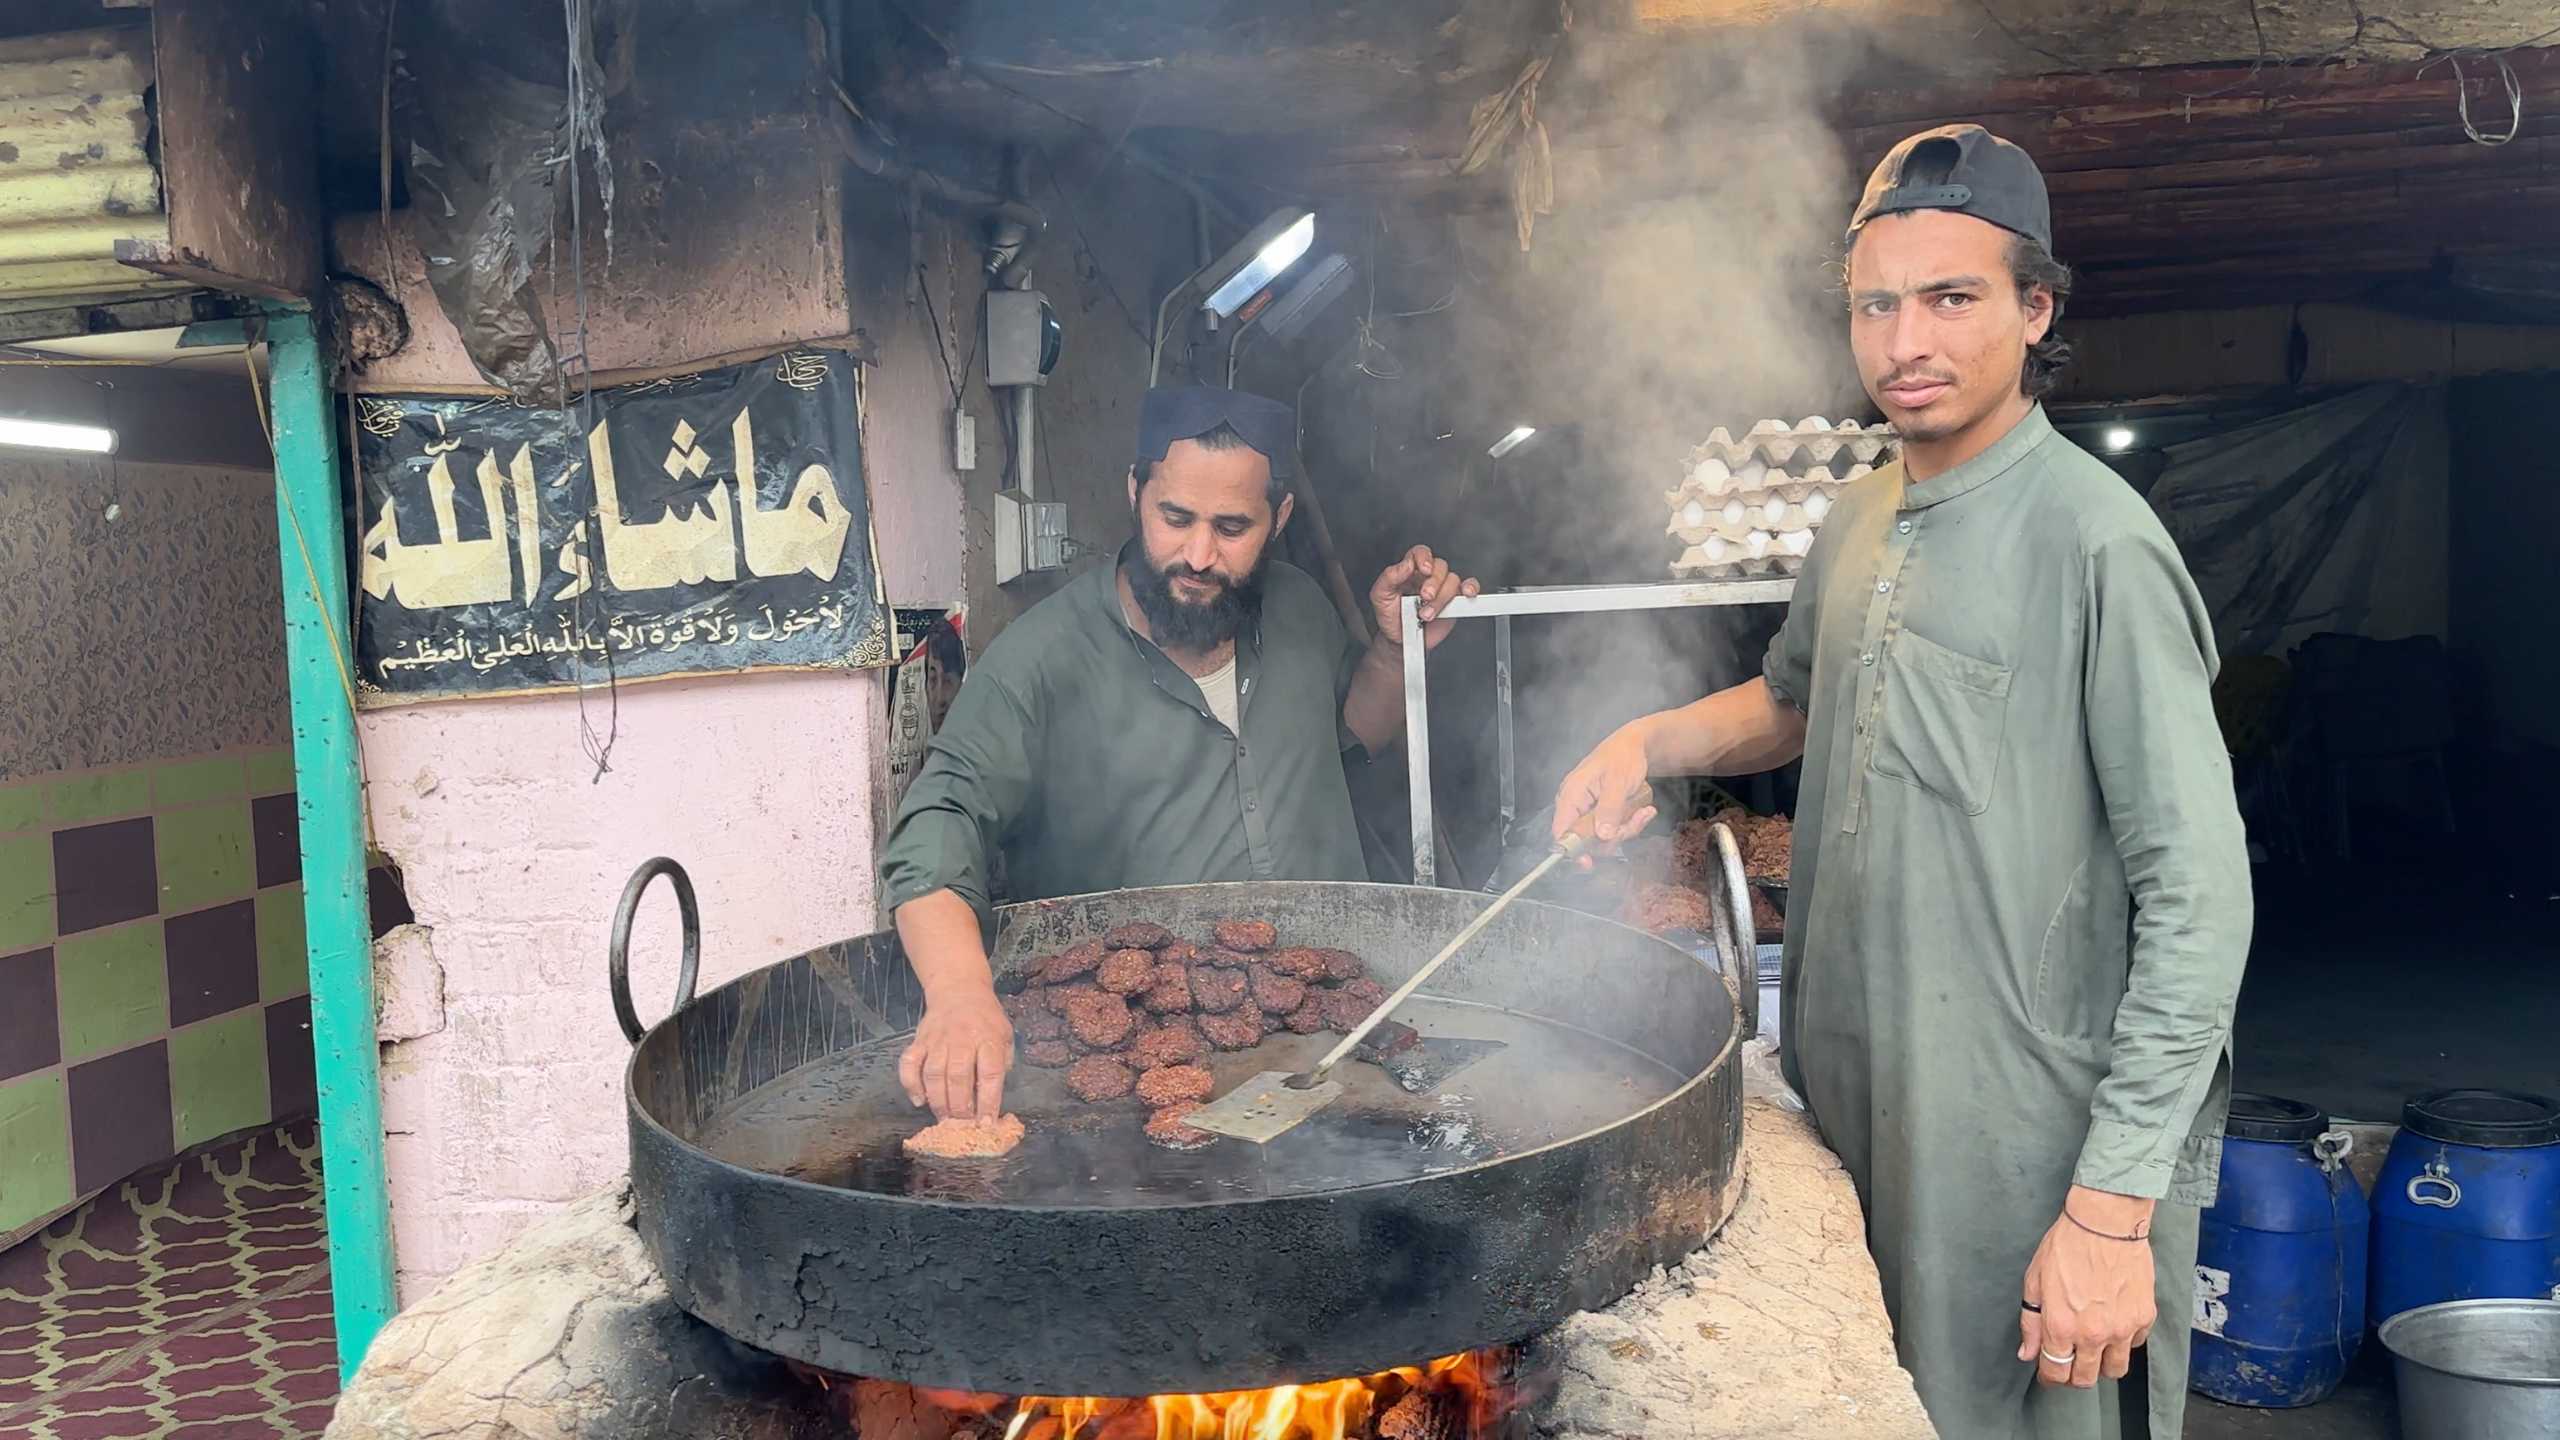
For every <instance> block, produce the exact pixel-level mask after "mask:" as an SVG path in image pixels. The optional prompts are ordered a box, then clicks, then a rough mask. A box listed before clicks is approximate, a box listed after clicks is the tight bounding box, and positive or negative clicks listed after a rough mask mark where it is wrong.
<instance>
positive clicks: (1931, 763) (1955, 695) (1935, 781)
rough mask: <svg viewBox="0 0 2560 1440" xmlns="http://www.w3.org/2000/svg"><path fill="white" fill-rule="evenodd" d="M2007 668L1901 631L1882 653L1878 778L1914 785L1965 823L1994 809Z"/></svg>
mask: <svg viewBox="0 0 2560 1440" xmlns="http://www.w3.org/2000/svg"><path fill="white" fill-rule="evenodd" d="M2010 679H2011V672H2010V669H2009V667H2008V666H2006V665H1994V664H1992V663H1991V662H1990V661H1988V660H1977V659H1975V658H1974V657H1973V656H1970V655H1967V654H1964V653H1962V652H1960V651H1955V650H1950V649H1948V648H1947V647H1946V646H1944V645H1941V644H1938V643H1937V642H1936V641H1934V640H1931V639H1929V638H1927V637H1926V636H1923V635H1921V634H1918V633H1917V632H1915V631H1911V630H1904V631H1902V632H1901V633H1900V634H1898V635H1896V636H1894V638H1893V643H1892V644H1891V646H1889V647H1888V648H1887V649H1886V651H1885V671H1884V699H1883V705H1882V707H1881V711H1880V716H1879V719H1880V722H1881V723H1880V724H1879V725H1878V732H1879V733H1878V734H1877V736H1876V746H1875V761H1874V764H1875V771H1876V773H1877V774H1879V775H1884V776H1888V777H1890V778H1892V779H1895V780H1901V781H1906V782H1908V783H1910V784H1913V785H1917V786H1919V787H1920V788H1921V789H1923V790H1926V791H1928V792H1929V793H1930V794H1932V795H1935V796H1937V797H1938V798H1939V799H1941V800H1944V801H1946V802H1947V803H1948V804H1950V805H1953V806H1955V807H1956V808H1958V809H1960V810H1962V811H1964V813H1966V814H1967V815H1979V814H1981V813H1982V812H1983V811H1985V810H1988V809H1990V808H1991V788H1992V785H1993V783H1994V782H1995V781H1997V780H1998V779H1999V776H2000V752H2001V750H2002V748H2003V746H2004V742H2005V741H2006V740H2007V738H2008V726H2009V684H2010Z"/></svg>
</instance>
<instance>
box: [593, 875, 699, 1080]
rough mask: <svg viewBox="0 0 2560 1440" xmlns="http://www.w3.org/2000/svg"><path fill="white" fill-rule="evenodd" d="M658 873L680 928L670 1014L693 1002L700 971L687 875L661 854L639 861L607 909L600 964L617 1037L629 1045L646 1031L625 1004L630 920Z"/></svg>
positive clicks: (696, 909) (696, 918)
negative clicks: (669, 887) (607, 934)
mask: <svg viewBox="0 0 2560 1440" xmlns="http://www.w3.org/2000/svg"><path fill="white" fill-rule="evenodd" d="M661 875H664V876H666V877H667V878H668V879H669V880H671V881H673V882H674V883H675V887H676V909H677V911H678V912H679V914H680V916H681V918H682V921H683V925H684V959H683V961H682V962H681V964H680V967H679V968H678V969H677V971H676V1003H675V1010H670V1011H668V1012H667V1013H668V1014H670V1015H672V1014H674V1013H675V1011H676V1010H681V1009H683V1008H684V1007H686V1006H687V1005H690V1004H692V1003H693V986H694V982H695V980H696V979H698V978H699V977H700V975H701V972H702V907H701V906H700V905H698V904H696V903H695V901H694V898H693V877H691V876H689V875H687V874H685V873H684V867H683V866H681V865H679V864H677V863H676V862H674V861H673V860H670V859H668V858H667V857H666V856H664V855H660V856H658V857H656V858H655V859H651V860H644V861H642V862H641V863H640V868H639V869H637V870H634V871H632V872H631V881H630V883H629V884H626V885H624V886H623V887H622V903H621V904H619V905H616V906H614V907H613V939H612V940H611V941H609V942H607V946H606V950H605V964H606V967H607V972H608V975H609V977H610V979H611V981H612V984H613V1018H614V1019H616V1020H618V1021H620V1022H622V1034H623V1037H624V1038H625V1039H627V1040H629V1041H630V1042H631V1043H632V1044H634V1045H637V1044H639V1043H640V1037H641V1036H643V1035H646V1034H648V1033H649V1027H648V1026H646V1025H643V1024H641V1023H640V1012H639V1011H637V1010H635V1009H633V1008H632V1005H631V921H632V919H633V917H635V916H637V915H638V914H639V913H640V895H641V892H643V891H645V890H647V889H648V888H649V882H650V881H652V880H655V879H657V878H658V877H659V876H661Z"/></svg>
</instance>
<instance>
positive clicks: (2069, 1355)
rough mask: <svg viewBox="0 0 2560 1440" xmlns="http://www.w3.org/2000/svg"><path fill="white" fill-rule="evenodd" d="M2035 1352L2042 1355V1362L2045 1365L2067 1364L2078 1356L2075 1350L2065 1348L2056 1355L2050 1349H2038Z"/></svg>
mask: <svg viewBox="0 0 2560 1440" xmlns="http://www.w3.org/2000/svg"><path fill="white" fill-rule="evenodd" d="M2036 1353H2037V1354H2038V1355H2040V1356H2042V1357H2044V1363H2046V1364H2047V1365H2068V1364H2070V1363H2071V1362H2073V1361H2075V1360H2077V1359H2079V1358H2080V1354H2079V1352H2078V1351H2076V1350H2067V1351H2064V1352H2063V1353H2062V1354H2060V1355H2056V1354H2054V1353H2053V1352H2052V1351H2050V1350H2039V1351H2037V1352H2036Z"/></svg>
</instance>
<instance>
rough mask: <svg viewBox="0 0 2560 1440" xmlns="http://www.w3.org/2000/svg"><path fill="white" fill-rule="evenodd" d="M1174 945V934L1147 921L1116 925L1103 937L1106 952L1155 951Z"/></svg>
mask: <svg viewBox="0 0 2560 1440" xmlns="http://www.w3.org/2000/svg"><path fill="white" fill-rule="evenodd" d="M1172 943H1173V932H1172V931H1170V930H1167V929H1166V928H1164V927H1163V926H1161V925H1157V924H1153V923H1150V922H1148V921H1145V920H1139V921H1134V922H1132V923H1130V924H1127V925H1114V926H1112V927H1111V928H1110V929H1109V930H1107V931H1105V932H1104V933H1103V936H1102V945H1103V948H1104V949H1106V950H1153V949H1156V948H1158V947H1160V946H1164V945H1170V944H1172Z"/></svg>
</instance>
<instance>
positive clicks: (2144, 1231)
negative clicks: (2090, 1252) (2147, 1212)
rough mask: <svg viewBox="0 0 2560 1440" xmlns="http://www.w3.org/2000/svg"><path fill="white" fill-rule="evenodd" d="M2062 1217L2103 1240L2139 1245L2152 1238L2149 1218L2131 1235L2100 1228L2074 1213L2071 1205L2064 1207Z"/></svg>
mask: <svg viewBox="0 0 2560 1440" xmlns="http://www.w3.org/2000/svg"><path fill="white" fill-rule="evenodd" d="M2062 1218H2063V1219H2065V1220H2068V1221H2070V1222H2071V1223H2072V1224H2073V1225H2076V1226H2078V1227H2079V1228H2080V1229H2081V1230H2082V1231H2084V1232H2086V1233H2088V1234H2091V1235H2095V1236H2097V1237H2098V1238H2099V1239H2101V1240H2114V1241H2119V1242H2121V1243H2123V1244H2126V1245H2138V1244H2140V1243H2142V1242H2143V1241H2146V1240H2148V1239H2150V1238H2151V1222H2150V1221H2148V1220H2145V1221H2143V1222H2142V1223H2141V1224H2140V1225H2138V1226H2136V1227H2135V1228H2134V1232H2133V1233H2132V1234H2130V1235H2117V1234H2114V1233H2112V1232H2110V1231H2106V1230H2101V1229H2098V1228H2097V1227H2096V1226H2094V1225H2091V1224H2090V1223H2089V1222H2087V1221H2085V1220H2083V1219H2081V1218H2080V1217H2079V1216H2077V1215H2074V1214H2072V1213H2071V1207H2070V1206H2068V1205H2065V1206H2063V1207H2062Z"/></svg>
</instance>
